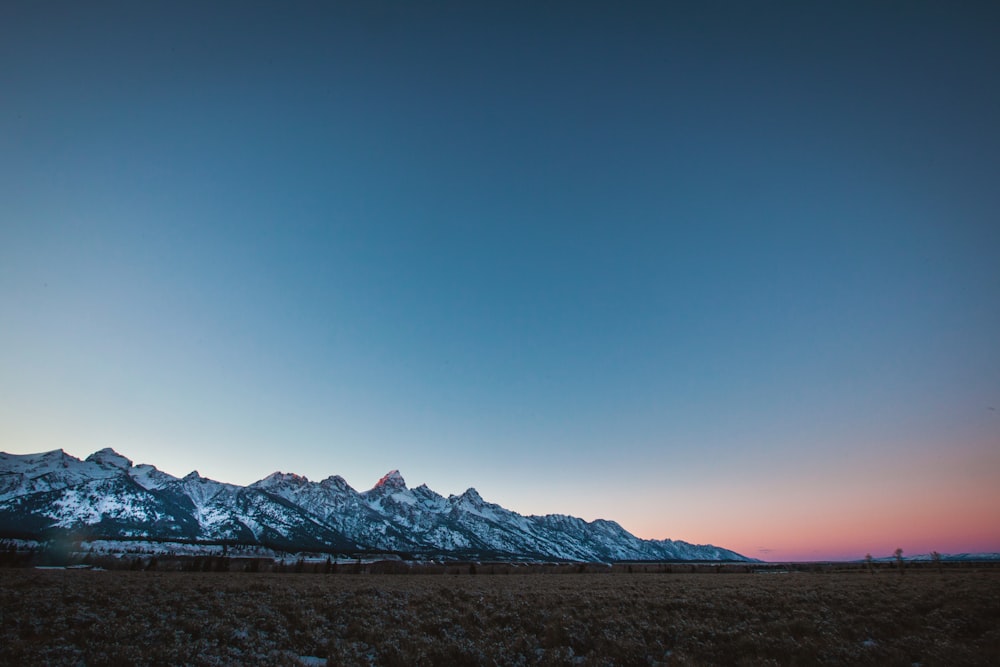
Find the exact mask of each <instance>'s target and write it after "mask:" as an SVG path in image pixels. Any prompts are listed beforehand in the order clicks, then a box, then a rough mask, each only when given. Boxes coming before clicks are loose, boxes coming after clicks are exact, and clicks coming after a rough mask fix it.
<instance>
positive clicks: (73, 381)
mask: <svg viewBox="0 0 1000 667" xmlns="http://www.w3.org/2000/svg"><path fill="white" fill-rule="evenodd" d="M278 4H279V3H273V4H272V3H250V2H234V3H223V2H197V3H181V2H169V3H154V2H122V3H104V2H99V3H78V2H66V3H58V2H21V1H11V0H7V1H6V2H4V3H2V5H0V449H2V450H4V451H7V452H13V453H26V452H38V451H45V450H50V449H55V448H60V447H61V448H64V449H65V450H66V451H67V452H69V453H71V454H74V455H77V456H81V457H82V456H86V455H88V454H89V453H91V452H93V451H95V450H96V449H99V448H102V447H107V446H110V447H114V448H115V449H117V450H118V451H120V452H121V453H123V454H125V455H127V456H129V457H130V458H132V459H134V460H135V461H136V462H137V463H138V462H147V463H153V464H154V465H157V466H158V467H160V468H161V469H163V470H165V471H167V472H169V473H172V474H175V475H183V474H186V473H187V472H189V471H190V470H192V469H195V468H197V469H198V470H199V471H200V472H201V474H203V475H205V476H208V477H212V478H214V479H218V480H221V481H228V482H234V483H240V484H246V483H250V482H253V481H255V480H256V479H259V478H261V477H264V476H265V475H267V474H269V473H270V472H273V471H275V470H283V471H291V472H298V473H300V474H304V475H306V476H308V477H309V478H310V479H313V480H320V479H322V478H324V477H326V476H328V475H331V474H340V475H343V476H344V477H345V478H346V479H347V480H348V482H350V483H351V484H352V485H353V486H355V488H358V489H359V490H360V489H366V488H369V487H370V486H372V485H373V484H374V482H375V481H376V480H377V479H378V478H379V477H380V476H381V475H382V474H384V473H385V472H386V471H387V470H389V469H393V468H398V469H399V470H401V471H402V473H403V475H404V477H405V478H406V479H407V481H408V483H409V484H410V485H411V486H415V485H417V484H420V483H427V484H428V485H429V486H430V487H431V488H433V489H435V490H437V491H439V492H441V493H444V494H448V493H460V492H462V491H463V490H464V489H465V488H466V487H468V486H475V487H476V488H477V489H478V490H479V491H480V492H481V493H482V495H483V496H484V497H485V498H486V499H487V500H490V501H493V502H497V503H500V504H502V505H504V506H505V507H508V508H510V509H513V510H516V511H519V512H522V513H526V514H528V513H535V514H544V513H551V512H558V513H565V514H572V515H575V516H581V517H584V518H586V519H588V520H590V519H595V518H610V519H614V520H617V521H618V522H619V523H621V524H622V525H623V526H624V527H625V528H627V529H628V530H631V531H632V532H634V533H636V534H637V535H639V536H641V537H648V538H667V537H669V538H674V539H683V540H687V541H691V542H698V543H705V542H711V543H713V544H717V545H720V546H724V547H728V548H732V549H735V550H737V551H740V552H741V553H744V554H746V555H749V556H755V557H761V558H765V559H776V560H777V559H804V560H814V559H826V558H860V557H862V556H864V554H865V553H866V552H871V553H873V554H874V555H876V556H878V555H888V554H890V553H891V552H892V551H893V549H895V548H896V547H901V548H903V550H904V552H906V553H911V554H915V553H926V552H928V551H930V550H932V549H936V550H938V551H941V552H963V551H987V550H989V551H1000V215H998V214H1000V182H998V176H1000V122H998V119H1000V8H998V6H997V4H996V3H994V2H983V3H973V2H960V3H959V2H955V3H950V2H937V3H920V2H899V3H896V2H886V3H872V2H859V3H845V2H823V3H804V2H788V3H777V2H751V3H744V2H732V3H712V2H693V3H672V2H671V3H654V4H646V3H625V5H626V6H627V7H628V8H627V9H622V8H620V7H617V5H618V4H620V3H604V4H603V5H602V3H512V2H496V3H463V2H455V3H445V2H432V3H413V4H412V6H411V5H410V3H395V2H392V3H386V2H367V1H366V2H357V3H347V2H345V3H309V2H296V3H287V4H291V5H292V7H282V8H280V9H279V8H278ZM465 4H471V5H475V8H470V7H464V6H463V5H465ZM612 5H615V7H614V8H612ZM875 5H878V6H877V7H876V6H875Z"/></svg>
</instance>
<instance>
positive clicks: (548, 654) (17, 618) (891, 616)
mask: <svg viewBox="0 0 1000 667" xmlns="http://www.w3.org/2000/svg"><path fill="white" fill-rule="evenodd" d="M0 663H2V664H20V665H31V664H47V665H124V664H128V665H165V664H188V665H231V664H278V665H297V664H305V665H313V666H315V665H323V664H329V665H713V664H718V665H812V664H837V665H843V664H850V665H905V666H907V667H911V666H913V665H928V666H929V665H997V664H1000V569H988V568H987V569H975V568H966V569H955V570H951V569H945V570H944V571H943V572H936V571H932V570H920V571H912V572H907V573H906V574H905V575H904V576H900V575H898V573H892V572H886V571H882V572H878V573H877V574H875V575H872V574H869V573H867V572H862V571H853V572H812V573H808V572H789V573H768V574H755V573H726V574H710V573H698V574H679V573H678V574H647V573H634V574H628V573H607V574H518V575H483V574H479V575H470V574H461V575H454V574H442V575H428V574H412V575H391V574H359V575H349V574H334V575H329V574H326V575H324V574H312V573H298V574H296V573H285V574H277V573H247V572H238V573H237V572H218V573H216V572H165V571H99V570H73V569H69V570H63V569H53V570H43V569H35V568H4V569H0Z"/></svg>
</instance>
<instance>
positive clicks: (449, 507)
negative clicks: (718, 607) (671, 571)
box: [0, 449, 753, 562]
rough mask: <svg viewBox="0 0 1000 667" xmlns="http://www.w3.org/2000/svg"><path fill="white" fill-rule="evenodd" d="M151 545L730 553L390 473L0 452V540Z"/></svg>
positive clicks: (421, 552) (543, 555)
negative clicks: (357, 480) (224, 471)
mask: <svg viewBox="0 0 1000 667" xmlns="http://www.w3.org/2000/svg"><path fill="white" fill-rule="evenodd" d="M65 535H71V536H73V537H75V538H86V539H117V540H122V539H124V540H130V539H133V540H134V539H150V540H163V541H181V542H194V543H204V544H219V543H224V544H241V545H260V546H266V547H270V548H275V549H281V550H287V551H321V552H327V553H363V552H369V553H371V552H392V553H398V554H406V555H412V556H414V557H435V558H441V557H443V558H476V559H486V558H504V559H519V560H568V561H582V562H597V561H600V562H610V561H669V560H685V561H694V560H711V561H715V560H735V561H749V560H753V559H749V558H746V557H745V556H742V555H740V554H738V553H736V552H734V551H730V550H728V549H723V548H720V547H716V546H712V545H694V544H689V543H687V542H683V541H679V540H678V541H675V540H647V539H640V538H638V537H636V536H634V535H632V534H631V533H629V532H628V531H626V530H625V529H624V528H622V527H621V526H620V525H618V524H617V523H615V522H614V521H606V520H603V519H598V520H596V521H589V522H588V521H584V520H583V519H579V518H576V517H571V516H564V515H559V514H549V515H545V516H534V515H532V516H523V515H521V514H518V513H516V512H512V511H510V510H507V509H504V508H503V507H501V506H499V505H496V504H493V503H489V502H487V501H485V500H483V498H482V497H481V496H480V495H479V493H478V492H477V491H476V490H475V489H474V488H470V489H468V490H467V491H466V492H465V493H462V494H461V495H451V496H448V497H447V498H446V497H444V496H442V495H440V494H438V493H436V492H434V491H432V490H431V489H429V488H427V486H426V485H421V486H418V487H416V488H412V489H411V488H408V487H407V485H406V482H405V481H404V480H403V477H402V475H400V474H399V472H398V471H395V470H393V471H392V472H390V473H388V474H387V475H385V476H384V477H383V478H382V479H380V480H379V481H378V483H377V484H376V485H375V486H374V487H373V488H371V489H369V490H367V491H362V492H358V491H356V490H354V489H353V488H351V486H350V485H349V484H348V483H347V482H346V481H344V479H343V478H342V477H340V476H336V475H335V476H332V477H328V478H326V479H324V480H323V481H321V482H311V481H309V480H308V479H306V478H305V477H302V476H300V475H295V474H289V473H281V472H276V473H273V474H271V475H269V476H267V477H265V478H264V479H262V480H260V481H258V482H254V483H253V484H250V485H248V486H238V485H235V484H226V483H223V482H216V481H214V480H211V479H207V478H205V477H201V476H200V475H199V474H198V473H197V472H192V473H190V474H188V475H186V476H185V477H181V478H178V477H174V476H172V475H169V474H167V473H164V472H162V471H160V470H158V469H157V468H155V467H154V466H152V465H148V464H141V465H133V464H132V461H130V460H129V459H127V458H126V457H124V456H122V455H121V454H119V453H117V452H115V451H114V450H112V449H102V450H100V451H98V452H95V453H94V454H91V455H90V456H89V457H87V458H86V459H85V460H81V459H78V458H76V457H74V456H71V455H69V454H66V453H65V452H64V451H62V450H61V449H59V450H54V451H51V452H45V453H40V454H21V455H18V454H7V453H3V452H0V537H13V538H28V539H52V538H54V537H58V536H65Z"/></svg>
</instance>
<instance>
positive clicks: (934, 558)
mask: <svg viewBox="0 0 1000 667" xmlns="http://www.w3.org/2000/svg"><path fill="white" fill-rule="evenodd" d="M931 562H932V563H934V567H936V568H937V571H938V574H941V554H939V553H938V552H936V551H932V552H931Z"/></svg>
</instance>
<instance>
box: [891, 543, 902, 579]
mask: <svg viewBox="0 0 1000 667" xmlns="http://www.w3.org/2000/svg"><path fill="white" fill-rule="evenodd" d="M893 555H894V556H895V557H896V567H897V568H899V574H900V575H901V576H902V574H903V550H902V549H896V551H895V552H893Z"/></svg>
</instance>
